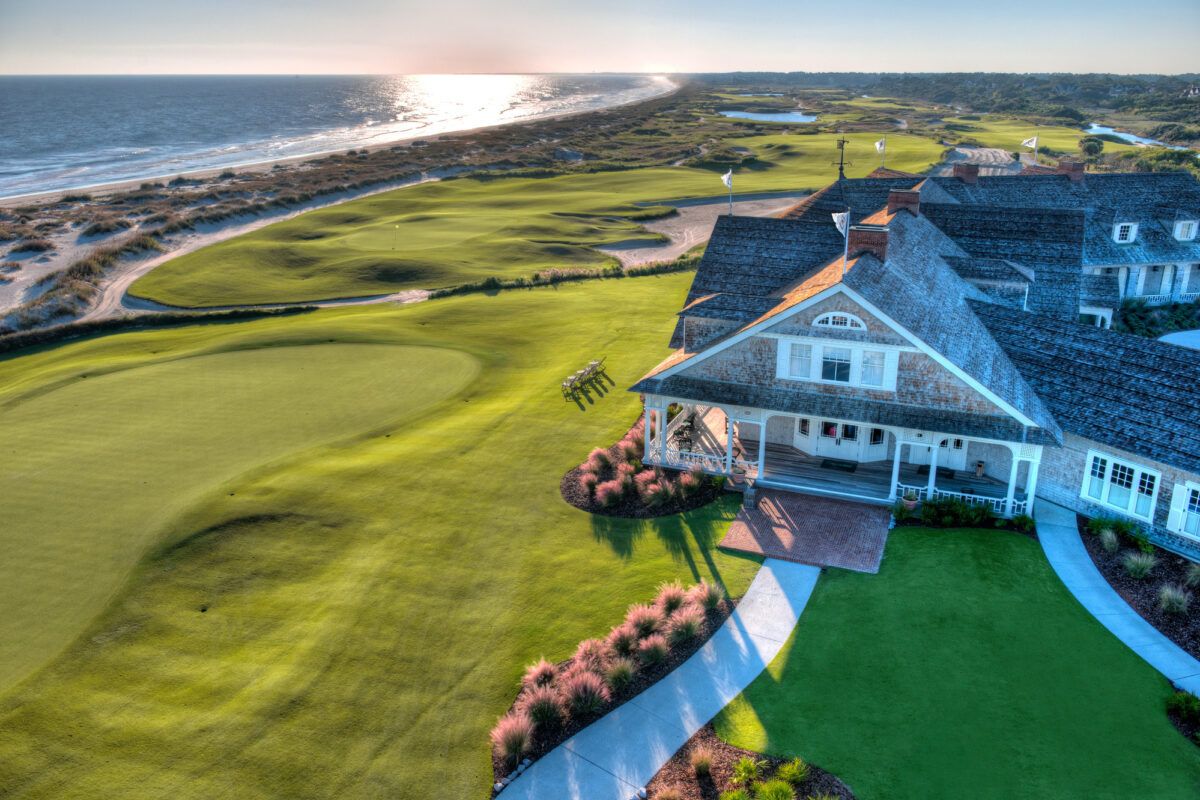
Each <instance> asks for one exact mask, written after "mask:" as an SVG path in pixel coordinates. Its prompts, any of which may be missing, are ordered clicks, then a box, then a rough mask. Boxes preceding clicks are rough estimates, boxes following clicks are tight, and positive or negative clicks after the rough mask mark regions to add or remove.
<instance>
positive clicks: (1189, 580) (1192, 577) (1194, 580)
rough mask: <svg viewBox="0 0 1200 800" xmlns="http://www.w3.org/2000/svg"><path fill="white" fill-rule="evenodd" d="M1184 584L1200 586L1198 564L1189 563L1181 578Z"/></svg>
mask: <svg viewBox="0 0 1200 800" xmlns="http://www.w3.org/2000/svg"><path fill="white" fill-rule="evenodd" d="M1183 583H1184V585H1186V586H1200V564H1191V565H1189V566H1188V568H1187V575H1186V576H1185V577H1184V579H1183Z"/></svg>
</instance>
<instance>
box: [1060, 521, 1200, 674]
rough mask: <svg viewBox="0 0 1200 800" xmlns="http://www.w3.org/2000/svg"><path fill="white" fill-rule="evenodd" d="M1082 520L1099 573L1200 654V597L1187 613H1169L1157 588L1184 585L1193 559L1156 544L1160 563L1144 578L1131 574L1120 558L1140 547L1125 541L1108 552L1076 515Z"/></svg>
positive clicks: (1164, 631) (1082, 534)
mask: <svg viewBox="0 0 1200 800" xmlns="http://www.w3.org/2000/svg"><path fill="white" fill-rule="evenodd" d="M1076 520H1077V521H1078V524H1079V536H1080V538H1082V539H1083V546H1084V547H1086V548H1087V551H1088V555H1090V556H1091V557H1092V562H1093V563H1094V564H1095V565H1096V568H1097V569H1099V570H1100V574H1101V575H1103V576H1104V579H1105V580H1106V581H1108V585H1109V586H1111V587H1113V588H1114V589H1116V590H1117V594H1119V595H1121V597H1122V599H1124V600H1125V602H1126V603H1128V604H1129V605H1130V606H1132V607H1133V610H1134V611H1136V612H1137V613H1138V614H1140V615H1141V617H1142V619H1144V620H1146V621H1147V622H1149V623H1150V624H1151V625H1153V626H1154V627H1155V628H1157V629H1158V631H1159V632H1160V633H1162V634H1163V635H1164V636H1166V637H1167V638H1168V639H1170V640H1171V641H1172V642H1174V643H1175V644H1177V645H1179V646H1180V647H1182V648H1183V649H1184V651H1185V652H1187V653H1188V654H1189V655H1191V656H1192V657H1193V658H1200V599H1194V600H1193V601H1192V608H1191V610H1190V611H1188V612H1187V613H1186V614H1167V613H1165V612H1163V611H1160V610H1159V608H1158V590H1159V587H1161V586H1162V585H1163V584H1164V583H1174V584H1178V585H1180V586H1182V585H1183V582H1184V576H1185V575H1186V573H1187V569H1188V567H1189V566H1190V565H1191V563H1192V562H1190V561H1188V560H1187V559H1186V558H1181V557H1180V556H1177V555H1175V554H1174V553H1169V552H1167V551H1166V550H1162V549H1158V548H1155V553H1154V555H1155V556H1156V557H1157V558H1158V566H1156V567H1155V568H1154V570H1153V571H1152V572H1151V573H1150V575H1149V576H1148V577H1146V578H1144V579H1143V580H1140V581H1139V580H1136V579H1134V578H1131V577H1129V575H1128V573H1126V572H1125V568H1124V567H1123V566H1122V565H1121V558H1122V557H1124V555H1125V554H1126V553H1129V552H1131V551H1132V552H1136V550H1137V548H1135V547H1132V546H1130V545H1129V544H1128V543H1127V542H1122V546H1121V547H1119V548H1118V549H1117V552H1115V553H1109V552H1106V551H1105V549H1104V547H1103V546H1102V545H1101V544H1100V537H1099V536H1097V535H1095V534H1092V533H1089V532H1088V529H1087V523H1088V521H1087V518H1086V517H1082V516H1079V515H1076Z"/></svg>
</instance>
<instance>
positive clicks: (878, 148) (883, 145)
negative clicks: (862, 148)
mask: <svg viewBox="0 0 1200 800" xmlns="http://www.w3.org/2000/svg"><path fill="white" fill-rule="evenodd" d="M886 149H887V139H880V140H879V141H878V142H876V143H875V152H876V153H883V151H884V150H886Z"/></svg>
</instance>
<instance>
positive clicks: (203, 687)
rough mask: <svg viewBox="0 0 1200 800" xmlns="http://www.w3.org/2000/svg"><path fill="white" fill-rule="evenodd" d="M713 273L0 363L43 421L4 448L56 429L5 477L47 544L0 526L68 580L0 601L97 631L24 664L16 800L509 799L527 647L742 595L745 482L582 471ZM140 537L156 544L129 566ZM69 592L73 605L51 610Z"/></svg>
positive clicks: (4, 767)
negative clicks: (605, 373)
mask: <svg viewBox="0 0 1200 800" xmlns="http://www.w3.org/2000/svg"><path fill="white" fill-rule="evenodd" d="M687 280H688V278H687V276H684V275H672V276H659V277H651V278H638V279H630V280H623V281H600V282H592V283H589V284H587V285H572V286H564V287H561V288H558V289H540V290H532V291H520V292H505V293H502V294H500V295H497V296H494V297H488V296H484V295H473V296H466V297H458V298H452V299H447V300H438V301H433V302H429V303H423V304H419V305H416V306H409V307H382V306H376V307H363V308H340V309H329V310H325V311H321V312H317V313H314V314H309V315H305V316H302V317H292V318H289V319H286V320H285V319H267V320H257V321H253V322H244V323H236V324H223V325H208V326H191V327H185V328H178V329H170V330H156V331H147V332H137V333H126V334H120V335H114V336H109V337H103V338H96V339H90V340H86V341H82V342H78V343H72V344H68V345H65V346H61V347H57V348H53V349H46V350H42V351H40V352H36V353H34V354H30V355H26V356H22V357H19V358H11V359H8V360H4V361H0V386H4V387H6V388H5V389H4V394H3V395H0V407H2V408H3V412H0V413H2V415H3V422H4V424H5V426H6V427H5V429H6V431H8V432H9V433H8V434H6V444H8V443H9V442H11V441H12V439H11V438H10V437H9V434H11V433H12V432H13V431H14V420H15V421H16V422H19V423H20V426H22V427H24V426H31V427H30V428H29V431H28V432H19V434H18V435H20V436H21V437H22V439H21V441H20V446H19V447H16V446H14V447H6V449H5V457H6V459H9V458H12V457H13V455H14V453H13V452H12V451H13V450H14V449H15V450H16V451H25V450H38V449H42V450H45V451H47V452H46V455H45V456H42V457H35V456H21V458H23V459H25V460H24V461H21V462H19V463H20V464H23V465H24V466H22V467H21V469H20V473H21V474H16V473H15V472H14V471H9V472H8V473H7V477H8V480H7V481H6V506H5V513H6V514H8V513H10V512H9V509H10V508H13V507H16V508H18V509H19V511H18V513H19V515H20V516H19V518H18V520H17V521H18V523H19V524H18V525H16V526H9V525H5V526H3V527H4V534H5V535H6V536H8V535H9V530H10V528H11V527H16V528H17V529H18V530H23V531H37V532H39V533H38V535H39V536H43V537H44V540H43V541H41V542H36V543H34V545H35V546H33V547H25V546H23V545H20V544H19V542H15V541H8V540H6V541H5V542H4V547H5V548H6V551H5V552H6V558H7V556H8V555H9V553H10V552H13V551H11V550H8V549H7V548H10V547H13V546H16V547H19V548H21V549H20V550H18V551H17V552H19V553H20V554H21V561H20V563H19V564H17V565H15V566H14V567H13V568H11V569H10V568H9V566H8V561H7V560H6V562H5V565H4V567H3V568H4V569H5V570H6V573H5V575H4V576H3V579H4V580H6V581H9V580H12V579H14V578H15V579H18V580H21V581H23V583H22V585H23V586H27V587H38V588H39V591H40V592H41V593H43V594H44V596H45V598H47V599H45V600H44V602H43V603H42V606H41V607H40V608H38V607H33V606H31V605H29V604H26V603H25V602H24V599H23V597H22V596H21V594H20V593H16V592H12V591H7V589H9V587H10V586H11V584H6V591H5V592H3V593H0V619H4V620H5V624H6V625H10V626H11V627H8V628H6V629H5V630H6V631H11V630H19V628H20V627H21V625H25V626H32V627H37V626H39V625H44V624H49V625H53V626H56V627H57V628H59V630H58V631H57V633H56V636H57V637H58V638H59V639H61V640H62V641H61V644H68V641H67V640H68V636H67V634H68V632H69V631H68V630H67V628H68V627H69V626H71V625H75V626H76V627H77V628H78V631H79V636H77V637H75V638H74V640H73V642H71V643H69V645H68V646H67V649H66V650H65V651H64V652H63V653H62V654H61V655H60V656H59V657H57V658H55V659H54V660H52V661H51V662H50V663H49V664H48V665H46V666H45V667H43V668H42V669H40V670H39V671H37V672H36V673H34V674H33V675H31V676H30V677H28V678H27V679H26V680H24V681H23V682H21V683H20V684H18V685H16V686H12V685H6V686H5V687H4V688H5V689H6V690H7V694H6V695H5V696H4V697H3V699H0V796H4V797H14V798H16V797H20V798H96V797H121V798H141V797H164V796H170V797H177V798H191V797H195V798H211V797H237V798H239V799H242V798H267V797H271V798H281V797H287V798H308V797H335V796H336V797H348V798H352V797H379V796H387V797H397V798H454V799H455V800H458V799H459V798H463V797H476V796H481V795H483V794H485V793H486V791H487V786H488V783H489V779H490V774H491V773H490V758H489V745H488V741H487V733H488V730H489V728H490V727H491V725H492V723H493V722H494V721H495V719H496V717H497V716H498V715H499V714H500V713H501V712H502V711H504V709H505V708H506V707H507V705H508V703H509V702H510V701H511V699H512V696H513V692H514V690H515V687H516V685H517V681H518V678H519V675H520V673H521V670H522V668H523V667H524V665H525V664H526V663H528V662H530V661H532V660H535V659H536V658H537V657H538V656H541V655H545V656H547V657H549V658H552V659H557V658H563V657H566V656H567V655H568V654H569V653H570V650H571V648H572V647H573V646H574V644H575V643H576V642H578V641H579V640H580V639H582V638H586V637H588V636H593V635H596V634H597V633H600V632H603V631H605V630H607V629H608V627H609V626H611V625H612V624H614V623H615V622H616V621H617V620H619V619H620V617H621V614H622V613H623V611H624V609H625V606H626V605H627V604H628V603H629V602H631V601H632V600H634V599H638V598H642V597H645V596H646V595H647V593H648V592H649V591H652V590H653V588H654V587H655V586H656V585H657V584H658V583H659V582H661V581H664V580H670V579H675V578H679V579H683V580H686V581H692V580H695V579H696V578H697V577H706V578H709V579H710V580H718V581H721V582H723V583H724V584H725V585H726V586H727V587H728V588H729V590H730V591H732V592H735V593H740V592H742V591H744V590H745V587H746V586H747V584H748V581H749V579H750V577H751V575H752V574H753V573H754V571H755V570H756V568H757V564H756V562H755V561H754V560H752V559H747V558H741V557H736V556H732V555H727V554H722V553H719V552H718V551H717V550H716V549H715V542H716V541H717V539H718V538H719V536H720V534H721V533H722V532H723V530H724V527H725V526H726V524H727V522H728V520H729V519H730V518H731V517H732V514H733V513H734V511H735V509H736V503H735V502H725V503H721V504H717V505H714V506H710V507H708V508H705V509H702V510H699V511H696V512H693V513H690V514H687V515H683V516H679V517H670V518H666V519H663V520H660V521H657V522H634V521H621V520H612V519H596V518H592V517H591V516H590V515H587V514H584V513H582V512H580V511H578V510H576V509H574V508H572V507H570V506H568V505H567V504H565V503H564V502H563V501H562V500H561V498H560V497H559V495H558V481H559V478H560V477H561V475H562V474H563V472H565V471H566V470H567V469H568V468H569V467H571V466H572V465H574V464H575V463H577V462H578V461H579V460H580V459H581V458H582V457H583V456H584V455H585V454H586V453H587V451H588V450H589V449H590V448H591V447H592V446H594V445H596V444H600V443H606V442H610V441H613V440H614V439H615V437H617V436H618V435H619V434H620V433H621V432H622V431H623V430H624V429H625V427H626V426H627V425H628V424H629V423H630V422H631V421H633V419H635V418H636V416H637V412H638V402H637V397H636V396H634V395H632V394H629V393H627V392H625V391H624V387H625V386H627V385H629V384H630V383H631V382H632V381H633V380H634V379H636V377H637V376H638V375H639V374H640V373H641V372H642V371H643V370H645V369H646V368H647V367H648V366H651V365H652V364H653V363H655V362H656V361H657V360H658V358H659V357H660V355H661V354H662V353H663V352H664V348H663V343H664V342H665V340H666V337H667V335H668V333H669V331H670V327H671V324H672V322H673V313H674V311H675V310H676V309H677V307H678V304H679V302H680V301H681V298H682V296H683V293H684V291H685V289H686V285H687ZM331 340H332V341H331ZM599 355H606V356H608V362H607V363H608V365H609V366H610V374H611V376H612V378H613V380H614V381H615V382H616V386H615V387H612V391H611V392H609V393H607V394H604V395H593V396H592V397H590V398H589V399H588V400H586V401H584V402H582V404H581V405H576V404H575V403H572V402H567V401H564V399H563V397H562V396H561V394H560V392H559V388H558V384H559V382H560V380H561V379H562V376H563V375H566V374H568V373H570V372H572V371H574V370H575V369H578V368H579V366H580V365H581V364H584V363H586V361H587V360H588V359H589V358H593V357H596V356H599ZM368 367H369V369H368ZM84 375H87V376H88V377H86V378H84V377H83V376H84ZM260 384H262V385H260ZM327 384H332V385H327ZM122 401H123V402H122ZM13 415H16V416H13ZM273 415H284V416H283V417H281V418H280V419H278V420H271V419H267V418H268V417H271V416H273ZM256 417H262V418H263V419H261V420H258V421H255V419H254V418H256ZM43 418H44V419H45V421H44V422H42V421H41V420H43ZM285 429H286V430H285ZM206 432H207V436H206V435H205V434H206ZM335 433H336V435H334V434H335ZM224 451H230V452H228V453H226V452H224ZM18 454H19V453H18ZM39 458H40V460H38V459H39ZM75 461H79V462H80V463H79V464H78V465H75V464H74V463H73V462H75ZM139 461H146V462H147V463H146V464H139V463H137V462H139ZM193 461H195V462H200V463H201V465H204V464H209V465H211V466H209V467H207V468H205V469H203V470H201V468H200V466H196V465H193V464H191V463H189V462H193ZM6 469H9V465H6ZM38 470H42V471H44V472H45V473H46V476H45V477H39V476H38V475H37V474H36V473H37V472H38ZM106 472H110V473H113V474H111V475H109V474H104V473H106ZM76 496H77V497H76ZM8 502H15V504H16V505H15V506H10V505H8V504H7V503H8ZM121 506H130V508H129V509H128V510H126V511H120V510H119V509H118V507H121ZM118 517H119V518H118ZM50 520H58V521H59V523H60V524H61V525H62V527H63V529H62V530H60V531H55V530H53V527H54V526H53V525H52V524H50ZM7 521H8V520H7V519H6V522H7ZM20 538H21V537H20V536H19V535H13V536H12V539H13V540H17V539H20ZM76 548H80V550H81V552H78V553H77V552H74V551H75V549H76ZM42 551H45V552H44V553H43V552H42ZM84 551H86V552H84ZM130 551H133V552H144V553H146V555H145V557H144V558H143V559H142V560H141V561H140V562H139V563H138V565H137V566H136V567H134V568H133V569H132V572H130V571H129V569H128V565H129V564H131V563H132V562H133V561H134V560H136V558H135V556H134V555H133V553H132V552H130ZM60 564H62V565H65V566H63V568H60ZM88 565H91V566H92V567H93V569H94V570H95V572H96V574H95V575H91V574H86V567H87V566H88ZM22 571H25V572H28V573H29V575H28V576H21V575H20V572H22ZM93 584H94V585H93ZM56 595H63V596H68V597H69V596H77V597H75V598H74V599H70V600H69V601H68V600H62V601H60V600H56V599H54V598H55V596H56ZM114 595H115V597H114V599H113V600H112V602H111V603H109V604H108V605H107V608H106V601H107V600H108V598H109V597H110V596H114ZM39 596H41V595H39ZM60 602H61V603H63V604H65V606H69V609H68V610H69V611H70V613H71V614H73V615H74V619H73V620H68V621H67V622H62V621H59V620H54V619H51V618H52V617H53V616H54V615H56V614H58V613H60V611H61V609H60V606H59V603H60ZM88 608H90V610H91V612H92V613H93V614H98V615H99V616H98V617H97V618H95V619H93V620H92V622H91V623H90V624H87V622H86V619H84V617H85V614H84V611H86V610H87V609H88ZM5 652H6V658H11V657H12V653H11V651H7V650H6V651H5ZM19 657H20V656H19V655H18V658H19ZM28 666H29V665H28V663H24V664H23V665H22V669H24V668H26V667H28ZM9 674H10V675H11V674H13V673H12V671H11V667H10V669H9Z"/></svg>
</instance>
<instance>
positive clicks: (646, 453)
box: [642, 406, 654, 462]
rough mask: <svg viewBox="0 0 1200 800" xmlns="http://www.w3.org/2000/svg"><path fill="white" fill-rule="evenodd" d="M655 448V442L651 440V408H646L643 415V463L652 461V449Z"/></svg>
mask: <svg viewBox="0 0 1200 800" xmlns="http://www.w3.org/2000/svg"><path fill="white" fill-rule="evenodd" d="M653 446H654V442H653V441H652V440H651V439H650V406H646V407H645V413H644V414H643V415H642V461H643V462H647V461H649V460H650V448H651V447H653Z"/></svg>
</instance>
